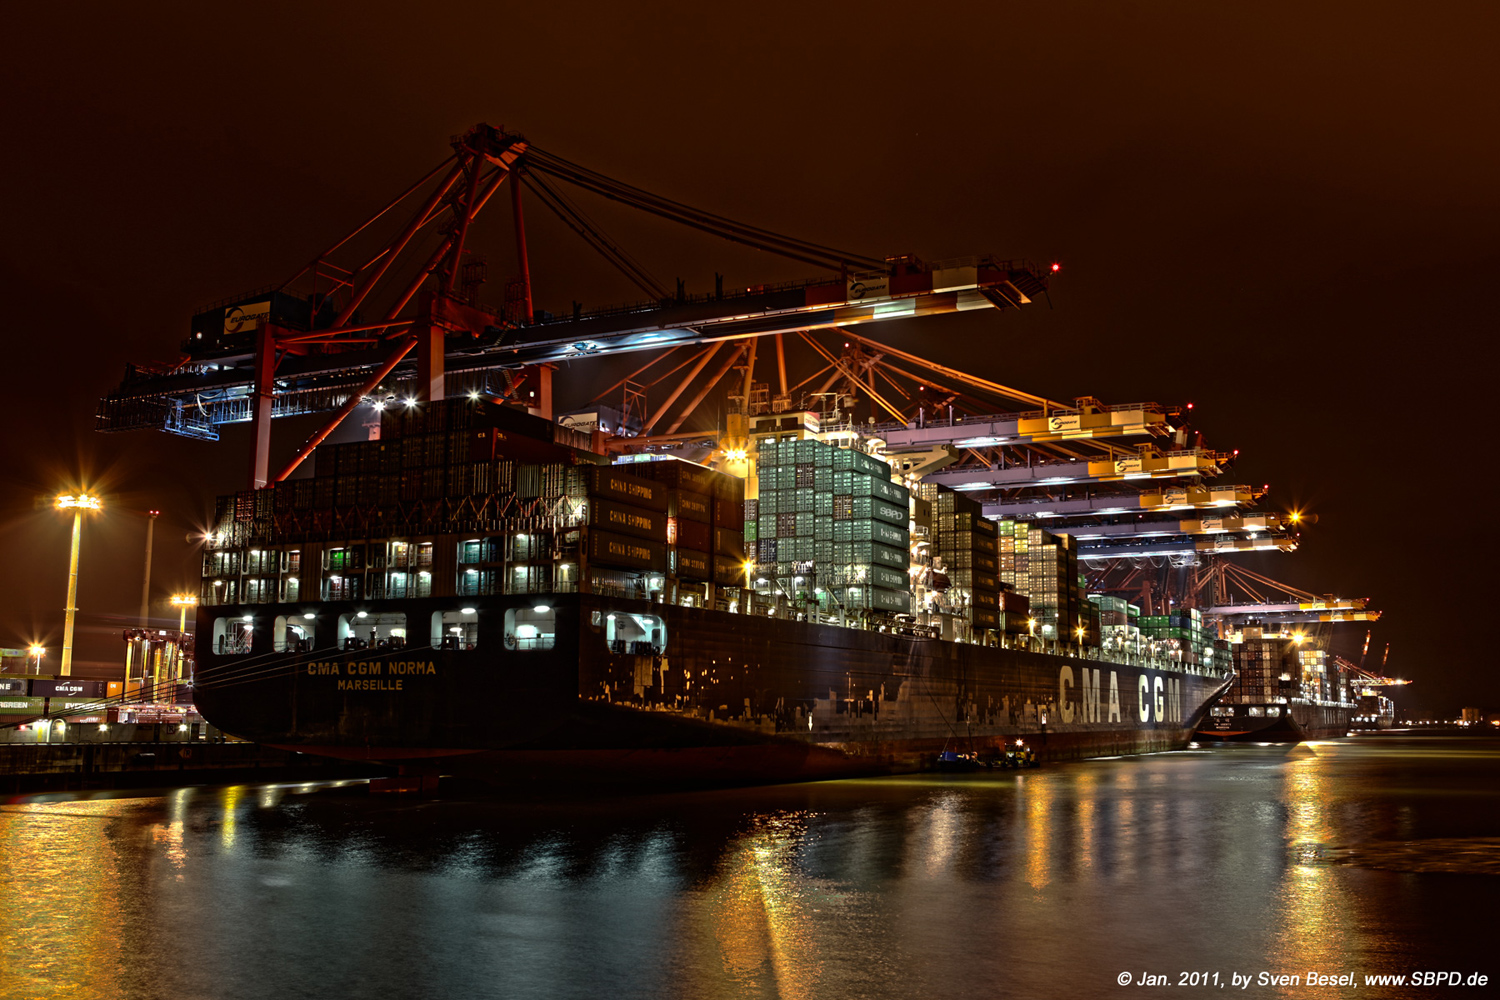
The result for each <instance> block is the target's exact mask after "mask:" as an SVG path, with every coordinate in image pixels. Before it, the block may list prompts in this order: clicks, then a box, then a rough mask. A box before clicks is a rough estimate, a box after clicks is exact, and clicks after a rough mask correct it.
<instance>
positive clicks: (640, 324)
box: [96, 182, 1045, 431]
mask: <svg viewBox="0 0 1500 1000" xmlns="http://www.w3.org/2000/svg"><path fill="white" fill-rule="evenodd" d="M496 186H497V185H495V184H494V183H493V182H491V184H489V185H486V194H488V192H490V191H493V190H494V188H495V187H496ZM483 197H484V196H481V198H483ZM440 249H441V248H440ZM433 263H434V264H435V262H433ZM952 272H961V273H962V274H964V275H966V276H970V275H971V276H972V281H973V283H971V284H969V285H967V286H963V287H956V286H955V285H954V282H955V281H956V280H957V279H955V278H953V277H945V275H948V274H950V273H952ZM898 279H899V280H898ZM996 282H1004V283H1007V284H1015V285H1018V286H1021V287H1026V288H1030V289H1032V290H1033V291H1034V292H1037V293H1039V292H1040V291H1041V290H1042V289H1044V288H1045V284H1044V283H1043V282H1042V279H1041V278H1040V276H1038V275H1037V274H1036V273H1035V271H1034V270H1032V269H1031V267H1030V265H1027V264H1024V263H1019V262H1010V261H998V260H993V259H991V258H983V259H982V261H981V263H980V265H979V266H977V267H968V268H964V267H947V266H945V265H942V264H936V265H933V266H932V267H931V268H929V269H928V270H927V271H925V272H923V273H921V274H902V275H893V276H892V278H891V283H890V287H889V288H888V289H887V294H870V293H866V294H865V295H864V297H863V298H854V297H853V295H854V294H855V293H853V292H851V290H850V284H849V283H846V282H844V281H838V280H835V281H828V280H827V279H820V280H816V281H809V282H804V283H800V284H794V285H790V286H783V287H778V288H772V289H765V288H760V287H756V288H752V289H748V290H747V291H746V292H745V293H744V294H742V295H727V294H726V295H725V296H724V298H722V299H715V298H705V299H703V300H701V301H699V300H687V301H683V302H675V301H668V302H665V303H662V304H659V305H652V306H647V307H645V308H633V309H622V310H606V311H603V312H600V313H595V314H587V313H583V314H579V315H578V316H576V317H562V318H558V319H547V320H543V321H540V322H536V323H533V324H530V325H526V326H521V327H516V328H510V329H506V327H507V324H506V323H505V321H504V320H503V319H502V318H501V317H499V316H493V317H492V318H491V320H490V323H491V324H492V328H493V329H495V330H497V331H498V330H503V331H504V335H503V336H500V337H498V338H492V339H491V342H489V343H484V342H483V341H482V340H481V341H476V340H475V338H473V337H467V336H466V337H463V338H459V339H458V340H457V342H455V343H450V344H448V346H447V351H446V354H447V357H446V369H447V371H448V372H450V373H453V372H463V371H470V372H476V371H486V370H494V369H499V368H510V367H519V366H521V365H530V364H540V363H543V362H548V361H573V360H578V359H581V358H584V357H593V356H597V355H606V354H619V353H627V352H633V351H640V350H648V349H658V348H663V347H677V346H683V345H706V344H714V343H722V342H724V341H730V340H740V339H744V338H748V337H760V336H766V335H769V334H776V333H794V332H798V331H802V330H814V329H830V328H833V327H843V326H848V325H852V324H859V323H873V322H880V321H883V320H887V319H898V318H904V317H911V316H927V315H940V314H944V313H951V312H960V311H964V310H967V309H979V308H985V309H987V308H990V305H989V302H988V300H986V299H985V298H984V297H983V296H982V295H980V294H979V292H980V289H981V288H982V287H983V286H984V285H985V283H996ZM934 285H939V286H942V287H944V288H945V290H944V291H941V292H928V291H925V290H924V289H925V288H930V287H932V286H934ZM1027 301H1030V299H1029V297H1027ZM389 318H390V319H392V320H395V319H396V318H397V317H395V316H391V317H389ZM325 332H327V333H329V334H330V335H333V334H336V333H337V332H338V331H337V330H332V331H325ZM476 332H477V331H476ZM846 332H847V331H846ZM293 336H296V334H295V333H294V334H293ZM250 348H252V345H251V344H250V343H248V342H247V343H245V344H244V348H243V349H240V350H235V349H234V347H233V346H232V345H228V344H226V345H222V346H221V347H220V348H219V349H210V350H203V351H200V352H197V353H195V355H194V356H193V357H192V358H191V359H190V363H189V364H188V365H187V366H184V367H182V368H179V369H178V370H176V371H174V372H171V373H160V372H147V371H145V370H143V369H132V370H131V372H130V374H129V375H128V377H127V379H126V381H125V382H124V383H122V384H121V385H120V386H119V388H118V389H116V390H115V392H113V393H111V394H110V395H109V396H107V397H105V399H104V400H103V401H102V402H101V405H100V410H99V419H98V422H97V425H96V426H97V429H99V430H101V431H115V430H133V429H137V428H154V429H161V423H160V418H159V414H157V413H156V411H157V409H159V406H160V404H162V403H170V402H174V401H175V402H182V403H185V404H188V405H191V404H194V403H195V402H196V401H197V400H199V399H200V398H201V397H211V398H216V399H222V398H233V397H235V396H241V397H243V396H246V395H248V394H249V391H250V388H251V386H252V384H253V371H252V365H251V362H252V359H253V353H254V352H253V350H252V349H250ZM383 355H384V351H382V350H380V349H379V348H372V349H366V350H360V349H355V350H350V351H341V352H335V353H325V354H308V355H302V356H297V357H291V358H288V359H286V361H285V362H284V363H283V365H282V366H281V368H280V369H279V370H278V372H277V379H278V381H279V382H282V383H285V389H284V390H283V391H287V392H298V391H305V390H313V389H318V388H326V387H327V386H329V385H334V386H338V385H351V384H357V383H358V381H359V373H360V372H362V371H363V370H364V369H366V368H367V367H368V366H369V365H370V363H372V360H375V361H378V359H379V358H381V357H383ZM414 375H415V372H414V371H413V372H405V371H399V372H397V373H396V377H397V378H398V379H399V378H411V377H413V376H414ZM1028 399H1029V400H1040V397H1028ZM130 401H140V402H151V401H154V402H155V403H156V404H158V405H157V407H149V406H142V407H132V406H130V405H127V404H128V403H129V402H130ZM132 417H135V419H132ZM225 422H229V421H225Z"/></svg>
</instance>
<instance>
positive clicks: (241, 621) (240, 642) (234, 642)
mask: <svg viewBox="0 0 1500 1000" xmlns="http://www.w3.org/2000/svg"><path fill="white" fill-rule="evenodd" d="M254 638H255V621H254V619H252V618H251V617H250V616H249V615H235V616H234V617H232V618H215V619H214V652H215V653H217V654H219V655H220V656H244V655H246V654H248V653H249V652H250V646H251V644H252V641H253V640H254Z"/></svg>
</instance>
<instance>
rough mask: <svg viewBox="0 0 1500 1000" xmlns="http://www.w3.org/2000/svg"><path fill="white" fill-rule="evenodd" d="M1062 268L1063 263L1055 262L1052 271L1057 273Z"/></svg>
mask: <svg viewBox="0 0 1500 1000" xmlns="http://www.w3.org/2000/svg"><path fill="white" fill-rule="evenodd" d="M1061 270H1062V265H1061V264H1053V265H1052V272H1053V273H1054V274H1056V273H1057V272H1058V271H1061Z"/></svg>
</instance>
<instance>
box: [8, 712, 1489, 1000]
mask: <svg viewBox="0 0 1500 1000" xmlns="http://www.w3.org/2000/svg"><path fill="white" fill-rule="evenodd" d="M1497 778H1500V744H1495V743H1485V742H1482V741H1475V740H1465V741H1461V742H1456V741H1451V740H1450V741H1447V742H1444V741H1442V740H1433V739H1426V740H1409V739H1396V738H1385V739H1378V740H1374V739H1366V740H1354V741H1339V742H1331V743H1319V744H1310V745H1307V746H1303V747H1298V748H1295V749H1289V748H1286V747H1267V748H1257V747H1244V748H1235V749H1213V750H1204V751H1200V752H1193V753H1186V754H1170V755H1159V756H1154V757H1149V758H1143V759H1136V760H1110V761H1096V762H1091V763H1084V764H1077V765H1068V766H1059V767H1052V768H1046V769H1043V770H1040V771H1034V772H1023V773H1019V774H1018V773H1014V772H998V773H993V774H978V775H966V776H940V775H931V776H919V777H913V778H901V779H879V780H869V781H860V782H829V783H823V784H816V785H803V786H786V787H780V788H770V789H752V790H742V791H726V792H713V793H700V794H682V795H661V796H651V797H641V798H633V799H614V800H608V799H597V798H593V799H586V800H579V801H563V802H559V801H538V800H531V801H516V800H514V799H513V798H510V797H495V798H490V799H480V800H476V799H473V798H456V797H448V798H440V799H427V800H391V799H384V798H380V797H373V798H372V797H371V796H369V795H368V794H367V793H366V792H365V791H364V789H363V788H362V787H360V786H357V785H356V786H352V787H343V788H329V787H322V788H308V787H305V786H280V785H278V786H234V787H228V788H212V789H179V790H174V791H171V792H168V793H165V794H163V795H153V796H149V797H147V796H130V795H102V794H94V795H88V794H80V795H73V796H68V795H49V796H35V797H28V798H20V799H16V800H13V801H10V802H6V803H3V804H0V852H3V857H4V859H5V864H4V866H3V868H0V996H11V995H15V996H26V997H64V996H66V997H88V996H99V997H116V996H118V997H186V998H196V997H214V998H221V997H222V998H241V997H243V998H247V1000H248V998H261V997H267V998H269V997H275V998H278V1000H280V998H285V997H300V996H341V997H342V996H349V997H363V996H369V997H375V996H380V997H406V996H411V997H417V996H421V997H424V998H428V997H431V996H432V995H434V994H437V995H443V996H463V997H530V996H537V997H585V996H587V997H597V996H605V997H608V998H610V1000H614V998H623V997H637V996H639V997H648V996H649V997H658V996H667V997H689V998H705V1000H707V998H721V997H785V998H823V997H910V996H918V995H931V996H943V997H969V996H973V997H980V996H985V997H988V996H996V995H1016V996H1041V997H1050V996H1068V997H1096V996H1097V997H1103V996H1113V997H1118V996H1120V995H1121V993H1120V990H1121V988H1120V987H1119V986H1118V985H1116V976H1117V975H1118V974H1119V973H1120V972H1122V971H1130V972H1133V973H1136V974H1139V973H1141V972H1157V973H1165V974H1169V975H1171V976H1172V977H1174V978H1175V974H1176V973H1177V972H1180V971H1187V970H1195V969H1196V970H1209V971H1214V970H1217V971H1220V972H1222V973H1224V974H1225V975H1226V976H1227V975H1228V974H1229V973H1230V972H1231V971H1238V972H1242V973H1243V972H1251V973H1258V972H1260V971H1263V970H1264V971H1271V972H1280V973H1294V974H1295V973H1306V972H1307V971H1308V970H1309V969H1317V970H1321V971H1326V972H1332V973H1337V972H1344V971H1355V972H1359V973H1365V972H1369V973H1383V972H1403V971H1410V970H1412V969H1417V968H1464V969H1466V970H1467V971H1481V972H1483V971H1489V972H1490V973H1491V974H1492V975H1493V974H1495V973H1500V968H1492V967H1490V966H1489V965H1487V963H1489V962H1491V959H1490V957H1489V955H1490V948H1489V945H1488V942H1487V941H1486V940H1484V938H1485V937H1486V933H1485V931H1484V928H1486V927H1487V926H1489V924H1488V922H1487V921H1475V920H1473V919H1471V918H1469V917H1467V916H1466V914H1467V913H1468V912H1469V911H1468V909H1467V903H1469V902H1471V901H1472V900H1473V899H1474V898H1476V896H1478V895H1480V894H1488V893H1490V892H1491V891H1492V890H1490V888H1489V885H1490V883H1491V882H1492V881H1493V876H1492V875H1485V874H1478V873H1480V872H1487V871H1494V870H1496V868H1497V866H1496V856H1497V855H1500V839H1497V838H1500V781H1497ZM1424 842H1429V843H1430V844H1431V845H1432V848H1433V851H1432V852H1427V853H1428V854H1437V855H1440V857H1441V867H1440V871H1438V872H1437V873H1431V872H1430V871H1429V870H1425V869H1432V868H1433V867H1434V864H1433V863H1429V864H1427V865H1426V866H1425V869H1424V866H1423V865H1422V864H1417V863H1413V862H1412V861H1411V860H1410V859H1411V858H1413V857H1424V856H1425V855H1424V853H1423V852H1420V851H1418V850H1415V849H1414V848H1413V845H1420V844H1422V843H1424ZM1392 845H1397V846H1399V847H1400V850H1397V849H1395V848H1393V847H1392ZM1403 851H1404V852H1405V853H1402V852H1403ZM1476 880H1478V882H1477V883H1476ZM1495 981H1496V980H1495V979H1492V980H1491V982H1495ZM1251 992H1255V993H1256V995H1261V996H1272V995H1284V996H1294V995H1295V996H1307V995H1315V996H1316V995H1319V994H1318V992H1317V991H1312V992H1311V993H1309V991H1308V990H1307V989H1306V988H1305V987H1303V988H1300V989H1284V990H1275V989H1272V988H1252V991H1251ZM1335 992H1337V991H1335ZM1173 995H1174V996H1189V995H1198V994H1196V993H1194V992H1193V991H1189V990H1178V991H1174V993H1173ZM1327 995H1333V994H1332V993H1329V994H1327ZM1359 995H1361V996H1368V997H1376V996H1381V995H1382V994H1381V991H1380V990H1378V989H1361V990H1360V994H1359ZM1391 995H1395V994H1391Z"/></svg>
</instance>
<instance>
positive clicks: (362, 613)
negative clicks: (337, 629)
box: [354, 611, 370, 618]
mask: <svg viewBox="0 0 1500 1000" xmlns="http://www.w3.org/2000/svg"><path fill="white" fill-rule="evenodd" d="M369 616H370V613H369V612H368V611H356V612H354V617H356V618H368V617H369Z"/></svg>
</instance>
